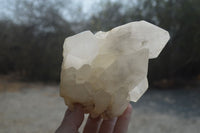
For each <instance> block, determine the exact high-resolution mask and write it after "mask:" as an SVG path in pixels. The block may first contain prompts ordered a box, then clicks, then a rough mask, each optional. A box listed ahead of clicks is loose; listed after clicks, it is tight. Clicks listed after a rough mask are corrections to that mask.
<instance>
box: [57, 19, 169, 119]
mask: <svg viewBox="0 0 200 133" xmlns="http://www.w3.org/2000/svg"><path fill="white" fill-rule="evenodd" d="M168 40H169V33H168V32H167V31H165V30H163V29H161V28H159V27H157V26H155V25H153V24H150V23H148V22H145V21H138V22H131V23H128V24H125V25H122V26H119V27H116V28H114V29H112V30H110V31H108V32H102V31H99V32H97V33H96V34H93V33H92V32H90V31H85V32H81V33H79V34H76V35H74V36H70V37H68V38H66V39H65V42H64V46H63V63H62V72H61V84H60V95H61V96H62V97H63V98H64V100H65V104H66V105H68V106H69V108H71V109H73V106H74V104H76V103H79V104H81V105H83V107H84V110H85V112H86V113H90V114H91V116H92V117H97V116H101V117H103V118H111V117H115V116H119V115H121V114H122V113H123V111H124V110H125V109H126V107H127V105H128V103H129V101H134V102H136V101H137V100H138V99H139V98H140V97H141V96H142V95H143V94H144V92H145V91H146V90H147V88H148V81H147V69H148V60H149V59H152V58H156V57H157V56H158V55H159V53H160V52H161V50H162V49H163V47H164V46H165V44H166V43H167V41H168Z"/></svg>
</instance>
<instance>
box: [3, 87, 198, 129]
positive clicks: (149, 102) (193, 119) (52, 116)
mask: <svg viewBox="0 0 200 133" xmlns="http://www.w3.org/2000/svg"><path fill="white" fill-rule="evenodd" d="M198 92H200V91H198ZM171 94H172V92H171V91H167V92H165V93H162V92H161V91H147V93H146V94H145V96H144V97H143V98H142V99H141V100H140V101H139V102H138V103H137V104H133V106H134V110H133V113H132V117H131V123H130V126H129V131H128V133H199V131H200V112H199V110H200V106H199V101H198V100H199V97H196V98H194V99H191V103H195V104H194V105H191V104H190V103H187V105H186V107H185V106H184V101H183V100H182V102H180V103H179V101H178V100H176V99H174V98H175V97H177V96H176V93H174V92H173V95H174V96H173V95H171ZM177 94H180V93H179V92H177ZM188 94H189V93H185V95H184V96H183V97H182V99H184V98H185V99H186V98H188V97H187V96H188ZM197 94H198V95H199V93H197ZM191 97H194V96H193V95H191ZM189 98H190V97H189ZM172 105H173V106H172ZM185 108H187V109H185ZM65 110H66V106H65V105H64V102H63V99H62V98H60V97H59V94H58V86H40V87H30V88H21V89H20V90H17V91H1V92H0V133H52V132H54V131H55V130H56V128H57V127H58V125H59V124H60V122H61V120H62V117H63V115H64V112H65ZM183 110H184V111H183Z"/></svg>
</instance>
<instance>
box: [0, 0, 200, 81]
mask: <svg viewBox="0 0 200 133" xmlns="http://www.w3.org/2000/svg"><path fill="white" fill-rule="evenodd" d="M64 2H65V3H63V0H57V1H56V0H51V1H48V2H47V1H39V0H37V1H31V0H18V2H17V3H16V6H15V8H14V12H15V19H14V20H12V21H11V20H6V19H5V20H1V21H0V29H1V31H0V64H1V65H0V73H9V72H19V73H21V75H23V76H24V77H25V78H28V79H35V80H58V79H59V73H60V66H61V62H62V44H63V41H64V38H66V37H67V36H69V35H72V34H74V32H80V31H82V30H85V29H89V30H91V31H93V32H96V31H98V30H104V31H107V30H110V29H112V28H114V27H116V26H119V25H122V24H125V23H128V22H131V21H137V20H146V21H149V22H151V23H153V24H156V25H158V26H160V27H162V28H164V29H166V30H168V31H169V32H170V35H171V40H170V41H169V43H168V45H167V46H166V47H165V49H164V50H163V51H162V53H161V55H160V56H159V57H158V58H157V59H156V60H151V61H150V65H149V79H150V83H153V82H154V81H157V80H161V79H174V78H191V77H196V76H197V75H199V74H200V69H199V68H200V25H199V24H200V8H199V7H200V1H199V0H162V1H160V0H133V1H127V2H124V1H115V2H111V1H103V2H101V3H100V4H99V5H101V6H99V5H96V6H98V9H97V10H95V11H93V12H94V14H93V15H92V16H91V17H90V18H89V19H85V18H84V17H83V16H84V15H82V16H81V13H80V11H79V9H78V8H77V7H75V5H73V6H70V4H71V3H70V0H66V1H64ZM67 2H68V4H66V3H67ZM64 5H68V6H67V7H66V9H68V10H70V11H72V12H71V13H69V15H70V14H71V15H72V16H75V17H73V18H74V19H73V21H72V19H71V21H70V22H69V21H68V20H67V19H66V16H65V17H64V16H63V12H62V11H61V8H63V6H64ZM72 8H74V9H76V10H72ZM78 16H79V17H78ZM72 29H73V30H76V31H73V30H72Z"/></svg>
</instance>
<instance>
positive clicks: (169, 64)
mask: <svg viewBox="0 0 200 133" xmlns="http://www.w3.org/2000/svg"><path fill="white" fill-rule="evenodd" d="M105 5H106V6H104V7H103V8H102V10H101V11H100V12H99V13H98V14H96V15H94V16H92V17H91V19H90V21H89V27H91V29H92V30H93V31H97V30H100V28H101V27H104V28H103V29H104V30H109V29H112V28H114V27H115V26H118V25H121V24H125V23H127V22H131V21H137V20H146V21H149V22H151V23H154V24H156V25H158V26H160V27H162V28H164V29H166V30H168V31H169V32H170V35H171V40H170V41H169V43H168V45H167V46H166V47H165V49H164V50H163V52H162V53H161V55H160V56H159V58H157V59H156V60H151V61H150V66H149V79H150V82H153V81H155V80H160V79H174V78H180V77H182V78H183V77H184V78H191V77H194V76H197V75H199V74H200V69H199V68H200V25H199V24H200V8H199V7H200V1H199V0H164V1H160V0H137V1H136V2H135V3H133V4H132V5H131V4H130V3H127V5H123V4H122V3H120V2H114V3H111V2H105Z"/></svg>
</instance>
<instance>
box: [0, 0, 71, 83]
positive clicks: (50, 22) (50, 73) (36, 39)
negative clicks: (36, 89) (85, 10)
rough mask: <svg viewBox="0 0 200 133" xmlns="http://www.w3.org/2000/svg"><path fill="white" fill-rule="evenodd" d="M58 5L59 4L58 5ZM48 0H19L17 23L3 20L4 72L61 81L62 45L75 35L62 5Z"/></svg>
mask: <svg viewBox="0 0 200 133" xmlns="http://www.w3.org/2000/svg"><path fill="white" fill-rule="evenodd" d="M56 5H57V6H56ZM56 5H55V4H54V3H53V2H48V1H45V2H44V1H25V0H24V1H18V2H17V5H16V6H15V8H14V12H15V16H16V18H15V20H14V22H12V21H11V22H10V21H9V23H8V22H6V21H2V22H1V25H0V26H2V28H1V32H0V38H1V44H0V45H1V49H0V50H1V52H0V53H1V54H3V55H2V56H1V58H0V61H1V62H0V64H3V65H1V68H0V69H1V73H8V72H18V73H20V75H21V76H24V77H25V78H27V79H32V80H58V79H59V74H60V66H61V62H62V54H61V53H62V44H63V41H64V39H65V37H66V36H69V35H72V34H73V31H72V30H71V28H70V24H69V23H68V22H67V21H66V20H65V19H64V18H63V17H62V15H61V13H60V12H59V6H60V5H62V4H60V5H59V4H56Z"/></svg>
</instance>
